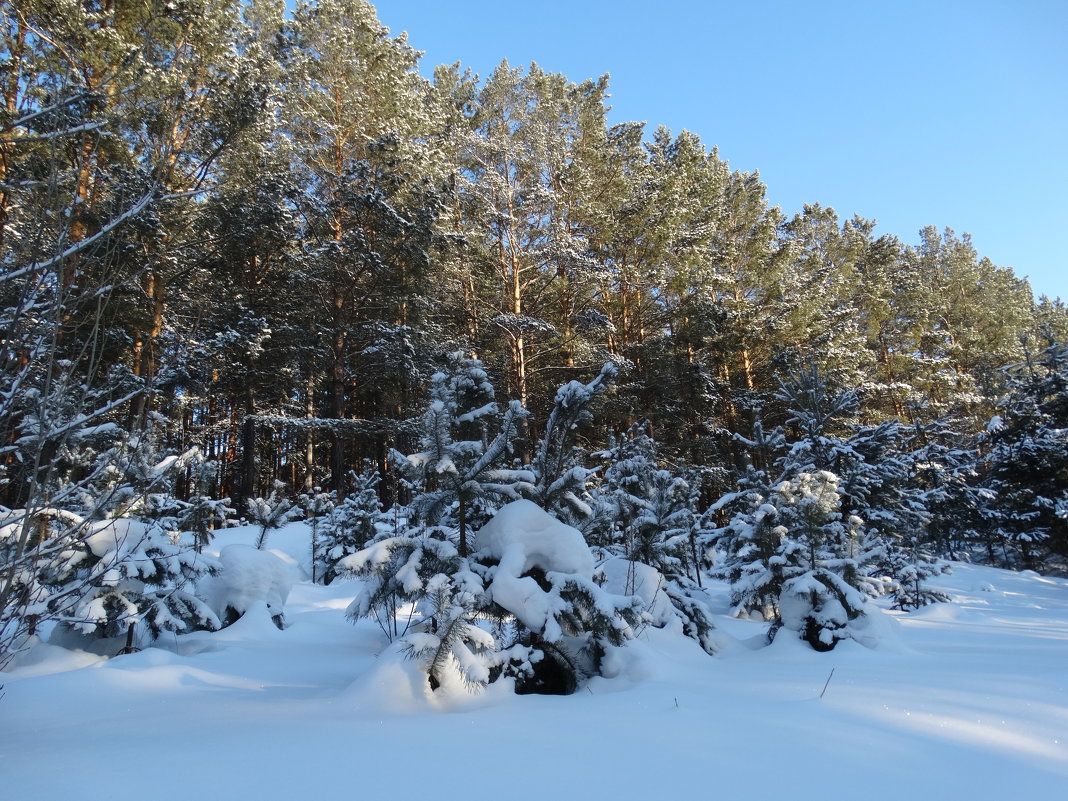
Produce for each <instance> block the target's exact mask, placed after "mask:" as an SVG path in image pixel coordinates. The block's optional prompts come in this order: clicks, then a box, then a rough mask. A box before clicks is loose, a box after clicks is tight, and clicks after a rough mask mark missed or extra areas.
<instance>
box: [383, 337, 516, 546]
mask: <svg viewBox="0 0 1068 801" xmlns="http://www.w3.org/2000/svg"><path fill="white" fill-rule="evenodd" d="M497 415H498V411H497V404H496V402H495V401H494V390H493V386H492V385H491V384H490V383H489V377H488V376H487V374H486V372H485V370H484V369H483V368H482V364H481V362H479V361H478V360H477V359H470V358H468V357H465V356H464V355H463V354H462V353H455V354H452V355H451V356H450V366H449V372H448V373H435V375H434V376H433V378H432V379H431V389H430V404H429V406H428V407H427V409H426V412H425V413H424V415H423V419H422V432H421V437H420V447H421V448H422V450H421V451H420V452H418V453H414V454H410V455H408V456H405V455H403V454H400V453H397V452H394V454H393V459H394V462H395V464H396V466H397V469H398V470H399V471H400V472H401V473H402V474H404V476H405V477H406V478H407V479H408V480H410V481H411V482H413V484H414V485H415V486H416V487H417V489H418V495H416V497H415V498H414V499H413V501H412V510H413V512H414V514H415V515H416V517H417V518H418V519H419V520H420V521H422V522H423V523H425V524H426V525H430V526H440V525H446V526H455V528H456V535H457V538H458V547H459V554H460V556H461V557H466V556H467V555H468V554H469V553H470V543H469V541H468V533H469V531H470V529H471V528H472V526H478V525H479V524H480V523H482V522H485V521H486V520H488V519H489V518H490V517H491V516H492V514H493V512H494V511H496V508H497V507H496V504H497V503H498V502H499V501H502V500H504V501H507V500H514V499H517V498H519V497H521V496H522V493H523V491H524V489H525V488H526V487H529V485H530V484H531V483H532V482H533V480H534V476H533V474H531V473H530V471H528V470H515V469H511V468H510V467H508V466H507V464H508V459H509V457H510V456H511V453H512V448H513V443H514V441H515V439H516V437H517V435H518V427H519V425H520V423H521V422H522V421H523V419H524V418H525V417H526V411H525V410H524V409H523V407H522V406H521V405H520V404H519V402H518V401H512V402H511V403H509V405H508V407H507V409H506V410H505V412H504V414H503V415H501V416H500V420H499V424H498V426H497V433H496V434H495V435H494V436H493V438H492V439H490V435H491V428H490V426H491V423H492V422H493V421H494V420H495V419H496V418H497Z"/></svg>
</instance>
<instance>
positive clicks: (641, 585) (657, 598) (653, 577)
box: [600, 557, 682, 634]
mask: <svg viewBox="0 0 1068 801" xmlns="http://www.w3.org/2000/svg"><path fill="white" fill-rule="evenodd" d="M600 572H601V574H602V575H603V576H604V584H603V585H602V586H603V588H604V589H605V591H606V592H610V593H612V594H613V595H635V596H637V597H638V598H641V600H642V610H643V611H644V612H645V613H646V614H647V615H649V622H650V623H651V624H652V625H654V626H656V627H657V628H664V627H666V626H671V631H673V632H676V633H679V634H681V633H682V622H681V621H680V620H679V619H678V615H677V614H676V612H675V607H674V606H673V605H672V604H671V601H670V599H669V598H668V597H667V593H665V592H664V584H665V579H664V576H663V574H662V573H661V572H660V571H659V570H657V569H656V568H655V567H650V566H649V565H646V564H643V563H642V562H632V561H631V560H629V559H624V558H622V557H615V558H613V559H609V560H608V561H606V562H605V563H604V564H603V565H601V567H600Z"/></svg>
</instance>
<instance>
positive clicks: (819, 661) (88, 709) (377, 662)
mask: <svg viewBox="0 0 1068 801" xmlns="http://www.w3.org/2000/svg"><path fill="white" fill-rule="evenodd" d="M515 511H516V514H517V516H518V517H520V518H521V519H523V520H526V521H530V520H531V516H529V515H527V514H526V512H524V511H523V509H522V507H519V508H518V509H516V510H515ZM552 532H555V533H552ZM491 533H492V532H491ZM257 534H258V528H256V527H243V528H237V529H228V530H224V531H220V532H219V533H218V543H217V544H218V545H219V546H220V547H221V548H222V551H223V552H224V553H226V552H229V550H228V549H230V548H231V547H232V546H235V545H243V546H249V545H250V544H251V543H252V542H254V541H255V538H256V535H257ZM557 535H559V537H557ZM499 537H500V539H498V536H497V535H494V536H493V537H490V538H489V539H490V540H491V541H492V542H498V541H501V544H502V546H503V545H504V544H506V543H507V539H508V538H507V533H506V532H499ZM569 538H570V535H569V534H565V533H563V532H561V531H560V530H559V529H553V528H552V527H550V528H549V531H548V533H546V534H545V535H544V536H541V537H538V538H535V539H540V545H542V546H544V545H546V544H547V543H550V544H551V543H556V544H555V545H553V547H552V548H546V550H552V552H553V556H552V557H550V556H549V555H547V554H546V555H544V556H540V557H538V558H539V559H540V558H548V559H550V561H552V559H555V558H557V556H558V557H559V559H560V560H564V559H566V558H569V557H568V554H569V553H570V551H571V547H570V546H568V545H567V541H568V539H569ZM512 544H514V543H512ZM272 545H273V546H274V551H275V558H276V561H278V562H279V564H282V563H283V562H284V563H286V564H288V566H289V570H290V576H291V577H295V576H299V575H300V571H299V569H298V568H297V567H296V565H298V564H304V563H306V562H307V553H306V552H307V549H308V547H309V541H308V534H307V530H306V529H305V528H304V527H303V524H301V523H295V524H290V525H288V526H286V527H285V528H284V529H281V530H279V531H276V532H273V533H272ZM557 546H558V547H557ZM505 550H506V548H504V547H502V550H501V553H502V554H503V553H504V551H505ZM238 552H239V553H242V554H246V553H247V551H246V550H245V549H238ZM571 555H572V556H573V555H574V554H571ZM224 561H225V559H224ZM238 561H239V562H242V561H243V557H242V556H239V557H238ZM932 584H933V586H934V587H935V588H936V589H938V590H941V591H942V592H945V593H946V594H948V595H949V596H950V597H951V598H952V603H943V604H935V605H932V606H929V607H925V608H923V609H921V610H919V611H917V612H914V613H911V614H904V613H899V612H890V611H887V610H886V607H885V605H882V604H880V605H881V607H882V608H881V612H880V614H879V615H878V616H868V617H870V620H869V621H868V623H867V625H869V626H880V627H884V628H885V629H886V631H880V632H878V640H879V642H880V643H881V644H884V645H885V644H886V643H887V642H888V641H890V642H892V643H894V644H895V647H893V648H886V647H880V648H879V649H876V650H872V649H870V648H866V647H864V646H863V645H861V644H860V643H858V642H856V641H855V640H849V639H847V640H844V641H842V642H840V643H839V644H838V646H837V647H836V648H835V650H833V651H831V652H829V653H824V654H820V653H816V652H815V651H813V650H812V649H811V648H810V647H809V646H808V645H807V644H806V643H804V642H802V641H801V640H799V639H797V638H796V637H793V636H788V634H789V633H788V632H781V633H780V635H779V636H778V637H777V638H776V639H775V642H774V643H773V644H772V645H771V646H769V647H761V643H762V642H763V633H764V631H765V630H766V625H765V624H763V623H759V622H754V621H750V620H740V619H733V618H731V617H730V616H729V615H728V611H729V599H728V593H727V588H726V586H725V585H723V584H721V583H714V584H713V586H712V588H711V608H712V610H713V612H715V613H716V614H717V618H716V622H717V626H718V627H719V628H720V629H722V630H723V632H724V634H725V635H726V636H728V637H729V638H730V640H731V642H732V643H733V645H732V647H729V648H725V649H723V650H721V651H720V652H719V653H718V655H717V656H716V657H710V656H709V655H707V654H706V653H704V652H703V651H702V650H701V649H700V647H698V645H697V644H696V643H694V642H693V641H691V640H689V639H687V638H685V637H681V636H679V635H678V634H677V632H673V631H671V630H670V629H657V628H654V627H652V626H649V627H646V628H644V629H643V630H642V631H641V632H640V634H639V635H638V637H637V638H636V639H635V640H634V641H632V642H631V643H630V644H628V645H627V646H626V647H624V648H620V649H616V650H614V651H613V652H612V654H611V659H612V660H613V664H612V666H611V667H612V670H611V671H610V672H611V673H612V675H613V677H612V678H596V679H593V680H592V681H591V682H590V684H589V685H588V687H587V688H583V689H582V690H580V691H579V692H578V693H576V694H575V695H572V696H566V697H559V696H516V695H513V694H511V693H510V692H509V688H508V687H507V686H500V687H495V686H492V685H491V687H490V688H489V689H488V690H487V691H484V692H482V693H477V694H476V693H470V692H456V693H453V694H449V695H447V696H444V697H443V696H439V695H437V694H428V693H427V692H425V691H424V689H423V687H424V684H425V682H424V681H423V680H422V677H421V676H420V675H418V674H417V673H416V672H415V670H414V666H413V665H412V664H411V663H410V662H406V661H404V660H403V659H401V658H394V657H395V656H396V655H394V654H392V653H391V652H390V651H389V649H390V648H395V647H397V646H390V645H389V644H388V643H387V642H386V640H385V637H384V635H383V634H382V632H381V630H380V629H379V628H378V627H377V625H376V624H375V623H374V622H373V621H361V622H359V623H358V624H357V625H353V624H351V623H350V622H349V621H348V620H346V619H345V617H344V609H345V608H346V607H347V605H348V604H349V602H350V601H351V600H352V598H353V597H354V595H355V594H356V591H357V589H358V584H357V583H356V582H354V581H344V580H338V581H335V582H334V583H333V584H331V585H330V586H327V587H324V586H319V585H312V584H310V583H308V582H307V581H304V580H297V581H295V583H293V586H292V591H291V592H290V594H289V597H288V599H287V600H286V606H285V614H286V619H287V621H288V626H287V628H286V629H285V630H278V629H277V628H276V627H275V626H274V625H273V623H272V622H271V620H270V617H269V613H268V610H267V607H266V604H265V602H263V601H254V602H251V605H250V606H249V609H248V613H247V614H246V615H245V616H244V617H243V618H242V619H241V620H240V621H238V622H237V623H236V624H234V625H232V626H230V627H228V628H226V629H223V630H222V631H219V632H214V633H211V632H199V633H196V634H187V635H180V636H177V637H170V638H169V641H164V642H161V643H160V645H161V646H162V647H158V648H150V649H146V650H144V651H141V652H140V653H136V654H132V655H128V656H121V657H116V658H112V659H110V660H101V659H100V657H98V656H92V655H88V654H85V653H83V652H80V651H68V650H65V649H61V648H58V647H56V646H51V645H46V644H41V645H38V646H37V647H35V648H34V649H33V650H31V651H30V652H29V653H27V654H25V655H24V656H23V657H22V659H21V660H20V662H19V664H18V665H17V666H16V667H14V668H13V669H12V670H11V671H10V672H8V673H5V674H2V675H0V683H2V684H3V685H5V686H4V688H3V690H2V691H0V693H2V694H3V697H2V698H0V765H2V766H3V768H2V771H3V778H2V781H3V796H4V797H5V798H11V799H74V800H76V801H97V800H99V801H105V799H106V800H107V801H124V800H126V799H129V800H130V801H134V800H136V801H145V799H153V801H179V800H181V801H186V800H187V799H189V798H197V797H202V798H228V797H234V798H240V799H245V800H246V801H273V800H274V799H278V801H283V800H284V801H289V799H293V798H303V797H307V796H310V795H313V796H315V797H323V798H344V797H348V796H350V795H352V793H353V792H354V790H355V791H357V792H358V794H359V795H361V796H363V795H367V796H374V795H379V794H382V795H385V796H387V797H389V798H391V799H395V800H396V801H407V799H425V798H427V797H428V796H432V795H437V796H442V797H444V798H447V799H449V798H461V797H466V796H467V795H468V794H469V793H470V792H472V790H471V787H473V786H474V785H472V784H471V783H470V781H469V780H470V779H473V778H474V777H477V779H475V780H476V781H477V786H478V788H480V791H481V792H489V793H491V794H494V795H497V794H506V795H507V797H508V798H509V799H516V800H517V801H525V800H526V799H539V800H540V801H543V800H544V799H545V798H547V797H559V798H562V799H565V800H566V799H571V798H586V797H588V798H598V799H608V800H609V801H626V800H627V799H646V798H697V797H705V796H716V797H725V798H731V797H743V798H775V797H780V796H781V797H787V798H790V799H792V800H793V801H806V800H807V799H831V801H836V800H837V799H843V800H844V799H853V798H858V797H863V798H865V799H875V800H876V801H881V800H882V799H886V800H887V801H889V800H890V799H893V800H894V801H897V800H898V799H901V798H940V799H947V801H965V800H966V801H985V800H986V799H990V801H993V799H1003V798H1050V799H1052V798H1057V797H1060V796H1063V793H1064V787H1065V782H1066V779H1068V682H1066V680H1065V672H1064V668H1065V664H1066V658H1068V580H1065V579H1059V578H1049V577H1042V576H1039V575H1036V574H1024V573H1010V572H1005V571H1001V570H996V569H993V568H985V567H979V566H974V565H967V564H954V565H953V573H952V574H949V575H945V576H939V577H937V578H936V579H934V580H933V581H932ZM888 631H890V632H891V633H892V637H890V636H889V634H888V633H887V632H888ZM853 636H854V637H856V634H855V633H854V635H853ZM832 670H833V675H832ZM828 679H830V680H829V682H828ZM825 685H826V692H825V693H824V694H823V697H822V698H821V697H820V694H821V691H823V689H824V686H825ZM465 765H466V766H472V768H473V770H474V771H475V772H474V773H473V774H471V775H469V776H468V777H467V778H465V779H461V780H460V782H459V783H457V782H449V781H447V780H446V781H445V782H443V777H448V776H455V775H457V770H458V769H459V770H461V771H462V770H465V768H463V767H461V766H465ZM468 772H469V773H470V770H468Z"/></svg>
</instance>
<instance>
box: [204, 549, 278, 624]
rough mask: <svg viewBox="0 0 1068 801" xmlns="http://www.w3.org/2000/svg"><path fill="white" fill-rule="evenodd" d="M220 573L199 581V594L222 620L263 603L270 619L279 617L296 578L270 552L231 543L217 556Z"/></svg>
mask: <svg viewBox="0 0 1068 801" xmlns="http://www.w3.org/2000/svg"><path fill="white" fill-rule="evenodd" d="M219 561H220V562H221V563H222V570H221V571H220V573H219V575H217V576H206V577H204V578H203V579H201V581H200V592H201V594H202V595H203V596H204V600H206V601H207V603H208V606H210V607H211V608H212V611H214V612H215V614H216V615H218V616H219V619H220V620H225V619H226V616H227V610H229V609H232V610H233V611H234V612H236V613H237V614H239V615H243V614H244V613H245V612H246V611H247V610H248V609H250V608H252V607H253V606H254V605H256V604H257V603H262V604H264V605H265V607H266V608H267V609H268V610H269V611H270V613H271V615H272V616H274V615H282V614H283V609H284V608H285V604H286V599H287V598H288V597H289V593H290V591H291V590H292V586H293V581H294V579H295V578H297V576H298V575H299V574H298V573H297V571H296V568H295V566H294V564H287V562H286V561H285V560H283V559H281V558H279V557H278V556H277V555H275V554H274V553H272V552H270V551H261V550H257V549H256V548H254V547H253V546H251V545H246V544H243V543H233V544H231V545H226V546H224V547H223V548H222V550H221V551H220V552H219Z"/></svg>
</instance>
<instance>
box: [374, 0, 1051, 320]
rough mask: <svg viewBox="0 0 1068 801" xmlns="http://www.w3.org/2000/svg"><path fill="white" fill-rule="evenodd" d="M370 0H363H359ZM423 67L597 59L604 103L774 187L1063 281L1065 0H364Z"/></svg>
mask: <svg viewBox="0 0 1068 801" xmlns="http://www.w3.org/2000/svg"><path fill="white" fill-rule="evenodd" d="M373 1H374V0H372V2H373ZM374 4H375V6H376V7H377V8H378V13H379V18H380V19H381V20H382V22H383V24H385V25H387V26H388V27H389V28H390V29H391V30H392V32H393V33H400V32H401V31H405V30H406V31H408V33H409V40H410V42H411V44H412V45H413V46H414V47H415V48H417V49H419V50H424V51H426V55H425V56H424V57H423V68H424V69H423V71H424V72H425V73H427V74H429V72H430V70H431V69H432V67H433V66H434V65H435V64H439V63H444V62H448V63H451V62H454V61H461V62H463V64H464V65H466V66H469V67H471V68H472V69H473V70H474V71H475V72H477V73H479V74H480V75H486V74H488V73H489V72H490V71H491V70H492V69H493V67H494V66H495V65H496V64H497V63H499V62H500V60H501V59H502V58H507V59H508V60H509V61H510V62H511V63H512V64H513V65H526V64H529V63H530V62H531V61H536V62H537V63H538V64H539V65H540V66H541V67H542V68H544V69H547V70H551V71H554V72H562V73H564V74H565V75H566V76H567V77H568V78H570V79H572V80H574V81H580V80H582V79H584V78H589V77H595V76H598V75H601V74H603V73H606V72H607V73H610V74H611V76H612V78H611V92H612V99H611V101H610V102H611V104H612V107H613V110H612V112H611V120H612V121H613V122H620V121H623V120H646V121H647V122H648V123H649V130H652V129H653V128H655V127H656V126H657V125H666V126H667V127H669V128H671V129H672V130H673V131H676V132H677V131H680V130H682V129H683V128H686V129H688V130H691V131H693V132H695V133H697V134H699V135H700V136H701V138H702V140H703V141H704V142H705V143H706V144H707V145H709V146H712V145H718V146H719V150H720V155H721V157H723V158H724V159H726V160H728V161H729V162H730V164H731V166H732V167H733V168H735V169H739V170H745V171H752V170H759V171H760V174H761V177H762V179H763V180H764V182H765V183H766V184H767V186H768V196H769V198H770V199H771V202H772V203H774V204H777V205H779V206H781V207H782V209H783V211H785V212H786V213H788V214H792V213H793V212H796V211H799V210H800V209H801V206H802V204H804V203H811V202H818V203H821V204H823V205H825V206H833V207H834V208H835V209H836V210H837V211H838V213H839V214H840V215H841V216H842V217H843V218H845V217H851V216H852V215H853V214H860V215H861V216H863V217H867V218H873V219H876V220H878V223H879V225H878V228H877V229H876V231H877V233H893V234H896V235H897V236H899V237H900V238H901V239H903V240H904V241H905V242H907V243H910V244H912V243H916V242H917V241H918V236H917V232H918V231H919V229H920V228H922V227H923V226H924V225H934V226H936V227H938V228H939V229H941V228H943V227H946V226H949V227H950V228H953V229H954V230H955V231H957V233H964V232H969V233H971V235H972V238H973V241H974V243H975V246H976V248H977V250H978V251H979V253H980V255H983V256H987V257H989V258H990V259H992V260H993V261H994V262H995V263H997V264H1000V265H1004V266H1010V267H1012V268H1013V269H1014V270H1015V271H1016V273H1017V274H1018V275H1022V276H1027V277H1029V278H1030V280H1031V284H1032V288H1033V289H1034V291H1035V294H1036V295H1038V294H1042V293H1044V294H1048V295H1051V296H1060V297H1062V298H1065V299H1068V256H1066V255H1065V252H1066V251H1065V247H1066V245H1068V242H1066V238H1068V2H1065V1H1063V0H1045V1H1044V2H1043V1H1041V0H1013V1H1012V2H1009V0H1003V1H1002V2H988V1H987V0H970V1H969V2H958V1H957V0H927V2H913V0H884V2H880V3H871V2H865V0H852V2H817V1H816V0H809V2H778V1H777V0H768V1H766V2H746V0H735V1H734V2H719V1H718V0H706V2H700V1H699V0H659V2H657V0H648V1H647V2H632V0H616V1H615V2H608V1H607V0H571V2H562V1H561V0H541V1H540V2H510V0H496V1H495V2H494V1H493V0H449V1H448V2H440V1H435V0H379V1H378V2H375V3H374Z"/></svg>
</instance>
